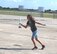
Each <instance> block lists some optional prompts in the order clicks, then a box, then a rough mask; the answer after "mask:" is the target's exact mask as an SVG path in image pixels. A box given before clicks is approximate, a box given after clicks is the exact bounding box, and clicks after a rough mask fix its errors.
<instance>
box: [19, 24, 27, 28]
mask: <svg viewBox="0 0 57 54" xmlns="http://www.w3.org/2000/svg"><path fill="white" fill-rule="evenodd" d="M20 25H21V26H23V27H24V28H27V27H28V25H23V24H21V23H20Z"/></svg>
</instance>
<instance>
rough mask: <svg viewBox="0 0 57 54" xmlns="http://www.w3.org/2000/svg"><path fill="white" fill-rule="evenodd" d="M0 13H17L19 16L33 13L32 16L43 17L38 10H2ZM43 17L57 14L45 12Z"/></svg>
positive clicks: (56, 15)
mask: <svg viewBox="0 0 57 54" xmlns="http://www.w3.org/2000/svg"><path fill="white" fill-rule="evenodd" d="M0 14H4V15H17V16H26V15H27V14H31V15H32V16H36V17H41V16H42V14H41V13H37V12H25V11H15V10H0ZM43 17H48V18H57V14H55V15H53V14H52V13H43Z"/></svg>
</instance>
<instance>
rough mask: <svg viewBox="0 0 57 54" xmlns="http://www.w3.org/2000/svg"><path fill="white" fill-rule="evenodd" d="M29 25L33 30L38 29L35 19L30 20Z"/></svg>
mask: <svg viewBox="0 0 57 54" xmlns="http://www.w3.org/2000/svg"><path fill="white" fill-rule="evenodd" d="M27 25H29V26H30V28H31V31H32V32H34V31H36V30H37V28H36V25H35V21H34V20H30V21H28V22H27Z"/></svg>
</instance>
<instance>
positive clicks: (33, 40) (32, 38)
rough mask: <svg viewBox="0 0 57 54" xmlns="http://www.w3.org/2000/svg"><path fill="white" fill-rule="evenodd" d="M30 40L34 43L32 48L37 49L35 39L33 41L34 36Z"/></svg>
mask: <svg viewBox="0 0 57 54" xmlns="http://www.w3.org/2000/svg"><path fill="white" fill-rule="evenodd" d="M32 42H33V44H34V48H33V49H32V50H34V49H37V46H36V43H35V41H34V38H32Z"/></svg>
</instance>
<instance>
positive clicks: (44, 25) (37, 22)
mask: <svg viewBox="0 0 57 54" xmlns="http://www.w3.org/2000/svg"><path fill="white" fill-rule="evenodd" d="M35 23H37V24H39V25H43V26H46V25H45V24H42V23H39V22H35Z"/></svg>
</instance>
